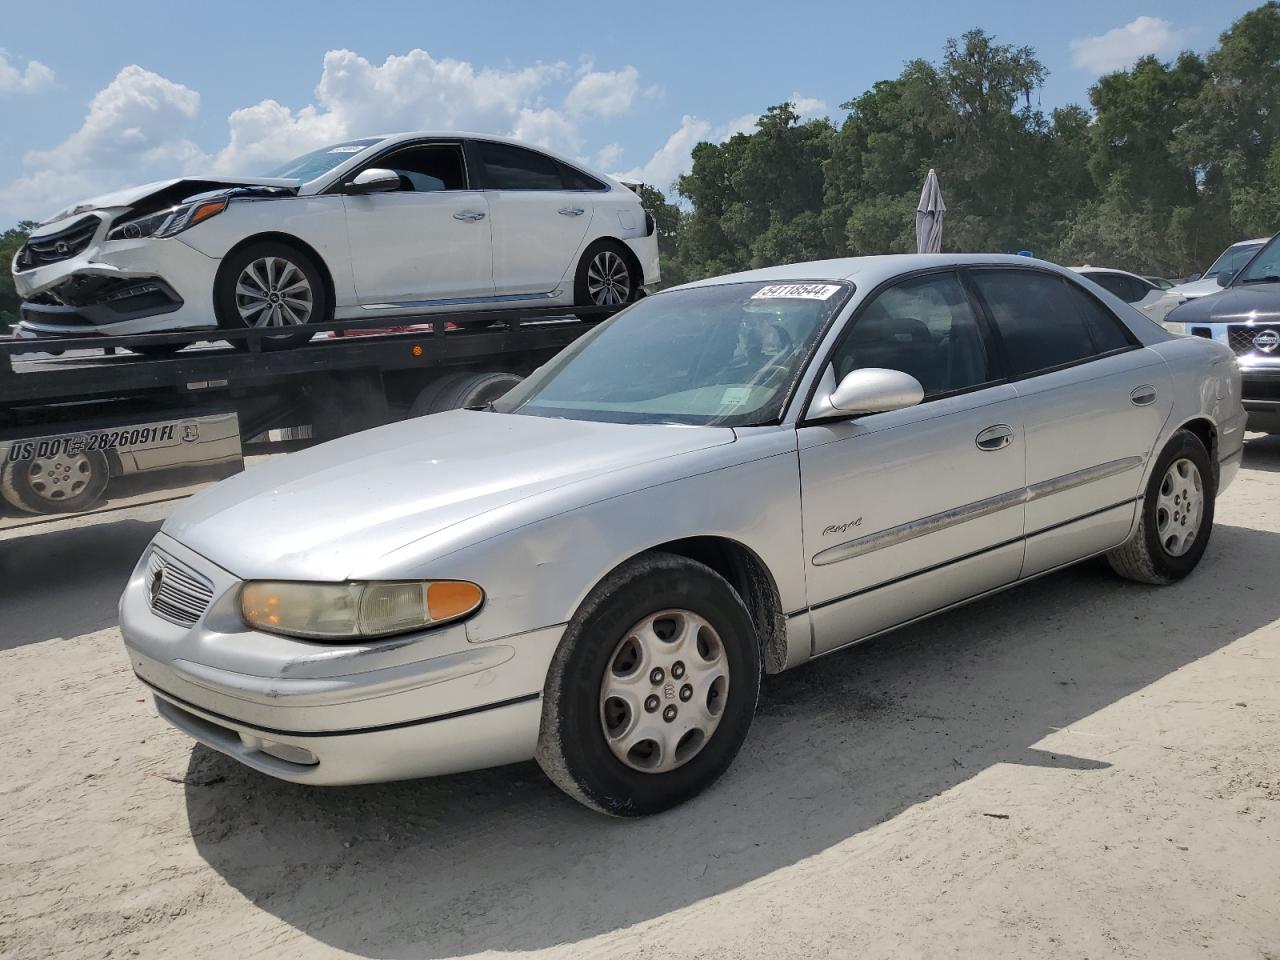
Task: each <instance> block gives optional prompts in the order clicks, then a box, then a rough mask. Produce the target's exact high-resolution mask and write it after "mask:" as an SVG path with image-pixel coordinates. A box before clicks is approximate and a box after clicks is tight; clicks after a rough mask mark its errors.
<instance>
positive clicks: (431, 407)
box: [409, 371, 524, 417]
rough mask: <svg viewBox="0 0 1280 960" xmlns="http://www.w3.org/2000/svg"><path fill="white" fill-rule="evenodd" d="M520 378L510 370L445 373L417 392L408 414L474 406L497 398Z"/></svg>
mask: <svg viewBox="0 0 1280 960" xmlns="http://www.w3.org/2000/svg"><path fill="white" fill-rule="evenodd" d="M523 379H524V378H523V377H520V376H517V375H516V374H514V373H503V372H494V373H474V372H470V371H468V372H463V373H446V374H445V375H444V376H443V377H440V378H439V379H437V380H433V381H432V382H431V383H429V384H427V385H426V386H425V387H423V388H422V390H421V391H419V393H418V395H417V396H416V397H415V398H414V400H413V404H412V405H411V406H410V407H409V416H410V417H422V416H426V415H427V414H428V413H442V412H443V411H445V410H457V409H460V408H462V407H474V406H479V405H480V404H484V403H490V402H492V401H494V400H497V399H498V398H499V397H501V396H502V395H503V394H505V393H506V392H507V391H508V390H510V389H511V388H512V387H514V386H515V385H516V384H518V383H519V382H520V381H521V380H523Z"/></svg>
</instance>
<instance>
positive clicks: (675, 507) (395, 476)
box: [120, 255, 1244, 816]
mask: <svg viewBox="0 0 1280 960" xmlns="http://www.w3.org/2000/svg"><path fill="white" fill-rule="evenodd" d="M1239 389H1240V381H1239V372H1238V370H1237V368H1236V365H1235V363H1234V361H1233V358H1232V356H1231V352H1230V351H1229V350H1228V349H1227V348H1226V347H1225V346H1223V345H1222V344H1217V343H1213V342H1211V341H1208V340H1201V339H1196V338H1190V337H1174V336H1172V335H1170V334H1168V333H1167V332H1166V331H1164V330H1162V329H1161V328H1160V327H1159V326H1158V325H1156V324H1152V323H1150V322H1148V321H1147V320H1146V319H1145V318H1144V317H1143V316H1142V315H1141V314H1140V313H1138V312H1137V311H1135V310H1134V309H1133V308H1132V307H1130V306H1129V305H1128V304H1126V303H1124V302H1123V301H1121V300H1119V299H1118V298H1116V297H1114V296H1113V295H1111V294H1108V293H1106V292H1105V291H1101V290H1099V289H1098V288H1096V287H1094V286H1092V285H1089V284H1086V283H1083V282H1082V281H1081V280H1080V278H1079V277H1078V276H1077V275H1076V274H1074V273H1071V272H1070V271H1067V270H1065V269H1062V268H1060V267H1056V266H1053V265H1051V264H1047V263H1042V262H1039V261H1035V260H1031V259H1028V258H1022V257H1007V256H975V255H967V256H966V255H933V256H894V257H868V258H861V259H851V260H829V261H823V262H817V263H801V264H793V265H790V266H785V267H775V268H770V269H766V270H757V271H753V272H750V273H743V274H737V275H734V276H728V277H719V278H716V279H713V280H706V281H702V282H699V283H695V284H691V285H688V286H684V287H680V288H677V289H674V290H670V291H667V292H663V293H660V294H658V295H656V296H652V297H649V298H646V299H645V300H642V301H640V302H639V303H637V304H635V305H633V306H631V307H629V308H628V309H626V310H624V311H622V312H621V313H619V314H617V315H616V316H614V317H612V318H611V319H610V320H608V321H606V322H605V323H603V324H601V325H600V326H598V327H597V328H595V329H594V330H593V331H591V332H590V333H588V334H586V335H585V336H583V337H582V338H580V339H578V340H577V341H575V342H574V343H573V344H572V345H571V346H570V347H569V348H567V349H566V350H564V351H563V352H562V353H560V354H559V355H558V356H557V357H556V358H555V359H554V360H552V361H551V362H549V363H547V364H545V365H544V366H542V367H541V368H539V370H537V371H536V372H535V373H533V374H532V375H531V376H530V377H529V378H528V379H526V380H525V381H524V382H523V383H522V384H521V385H520V386H518V387H516V388H514V389H513V390H512V391H511V392H510V393H508V394H506V395H505V396H504V397H502V398H501V399H499V400H497V401H495V402H494V403H492V404H489V405H487V406H486V407H484V408H482V409H471V410H461V411H456V412H452V413H444V414H439V415H434V416H430V417H426V418H425V419H422V420H417V421H412V422H406V423H402V424H395V425H391V426H387V427H382V428H379V429H376V430H371V431H367V432H364V433H360V434H357V435H354V436H351V437H347V438H345V439H343V440H339V441H336V442H334V443H330V444H324V445H322V446H319V447H314V448H312V449H310V450H307V451H304V452H302V453H298V454H292V455H290V456H287V457H283V458H277V459H275V460H273V461H271V462H270V463H267V464H264V465H262V466H258V467H255V468H254V469H253V470H251V471H248V472H246V473H244V474H241V475H239V476H237V477H235V478H232V479H231V480H228V481H224V482H223V483H221V484H219V485H218V486H216V487H214V488H212V489H211V490H209V491H207V492H205V493H203V494H201V495H199V496H197V497H195V498H194V499H192V500H189V501H187V502H186V503H184V504H183V505H181V506H179V507H178V508H177V509H176V510H175V511H174V513H173V514H172V516H171V517H170V518H169V520H168V521H167V522H166V523H165V525H164V527H163V528H162V530H161V531H160V532H159V534H158V535H157V536H156V537H155V539H154V541H153V542H152V544H151V545H150V546H149V547H148V549H147V550H146V552H145V554H144V555H143V557H142V558H141V560H140V561H139V563H138V565H137V568H136V569H135V570H134V572H133V574H132V576H131V578H130V581H129V583H128V586H127V587H126V589H125V592H124V595H123V597H122V599H121V605H120V618H121V621H120V622H121V629H122V632H123V635H124V639H125V644H126V646H127V648H128V654H129V657H130V660H131V662H132V666H133V669H134V671H135V672H136V674H137V676H138V678H139V679H140V680H141V682H142V683H143V684H145V685H146V687H148V688H149V689H150V690H151V691H152V693H153V694H154V697H155V703H156V706H157V708H158V710H159V712H160V713H161V715H162V716H163V717H164V718H166V719H167V720H168V721H169V722H171V723H173V724H174V725H175V726H177V727H179V728H180V729H182V730H184V731H186V732H187V733H188V734H190V735H191V736H193V737H195V738H196V739H198V740H200V741H201V742H203V743H205V744H208V745H209V746H211V747H212V748H214V749H216V750H220V751H222V752H224V753H226V754H228V755H230V756H232V757H235V758H237V759H238V760H240V761H241V762H243V763H245V764H247V765H248V766H250V767H252V768H254V769H256V770H259V771H261V772H263V773H267V774H270V775H272V776H276V777H280V778H283V779H286V780H292V781H296V782H300V783H313V784H336V783H356V782H364V781H378V780H390V779H397V778H411V777H421V776H426V775H431V774H440V773H446V772H450V771H458V770H466V769H471V768H476V767H483V766H488V765H495V764H502V763H508V762H512V761H519V760H527V759H529V758H531V757H536V758H537V759H538V761H539V763H541V765H542V767H543V769H544V770H545V771H546V772H547V774H548V776H549V777H550V778H551V779H552V780H553V781H555V782H556V783H557V784H558V785H559V786H560V787H562V788H563V789H564V790H566V791H567V792H568V793H570V794H571V795H573V796H574V797H576V798H577V799H579V800H580V801H582V802H583V803H585V804H587V805H588V806H590V807H593V808H595V809H597V810H601V811H604V812H606V813H611V814H615V815H618V816H639V815H642V814H647V813H652V812H655V811H658V810H662V809H664V808H666V807H669V806H672V805H673V804H676V803H679V802H681V801H682V800H685V799H687V798H689V797H691V796H693V795H694V794H696V793H698V792H699V791H701V790H703V789H705V788H706V787H707V786H708V785H709V784H711V783H712V782H713V781H714V780H715V779H716V778H717V777H718V776H719V775H720V774H721V773H722V772H724V770H725V769H726V768H727V767H728V765H729V764H730V762H731V761H732V759H733V757H734V754H735V753H736V752H737V750H738V748H739V747H740V745H741V744H742V742H743V740H744V738H745V737H746V735H747V730H748V727H749V726H750V723H751V719H752V714H753V712H754V710H755V706H756V698H757V693H758V691H759V686H760V682H761V673H762V671H764V672H769V673H773V672H777V671H781V670H784V669H787V668H789V667H794V666H796V665H798V664H801V663H804V662H805V661H807V660H809V659H811V658H813V657H816V656H820V655H823V654H826V653H829V652H831V651H834V650H837V649H839V648H842V647H845V646H848V645H850V644H852V643H855V642H857V641H860V640H864V639H867V638H868V637H872V636H874V635H876V634H879V633H882V632H884V631H886V630H890V629H892V628H894V627H896V626H900V625H902V624H904V623H908V622H911V621H913V620H916V619H918V618H920V617H924V616H927V615H929V614H933V613H937V612H939V611H941V610H944V609H946V608H948V607H952V606H955V605H956V604H959V603H963V602H965V601H967V600H971V599H973V598H975V597H979V596H982V595H984V594H987V593H990V592H993V591H996V590H1000V589H1003V588H1005V587H1009V586H1012V585H1014V584H1016V583H1019V582H1021V581H1024V580H1027V579H1029V578H1031V577H1036V576H1039V575H1041V574H1044V573H1048V572H1049V571H1052V570H1055V569H1058V568H1060V567H1062V566H1064V565H1066V564H1070V563H1074V562H1076V561H1078V560H1080V559H1082V558H1085V557H1089V556H1093V555H1096V554H1103V553H1105V554H1106V555H1107V556H1108V557H1109V559H1110V561H1111V565H1112V567H1113V568H1114V569H1115V570H1116V571H1117V572H1118V573H1119V574H1121V575H1122V576H1125V577H1129V578H1131V579H1135V580H1139V581H1142V582H1146V583H1161V584H1163V583H1172V582H1173V581H1176V580H1178V579H1180V578H1182V577H1184V576H1186V575H1187V574H1188V573H1189V572H1190V571H1191V570H1192V569H1194V568H1195V566H1196V564H1197V563H1198V562H1199V560H1200V557H1201V555H1202V553H1203V552H1204V549H1205V545H1206V543H1207V542H1208V539H1209V536H1210V530H1211V528H1212V523H1213V512H1214V499H1215V496H1216V495H1217V493H1218V492H1219V491H1220V490H1222V489H1224V488H1225V487H1226V486H1227V484H1229V483H1230V482H1231V479H1232V477H1233V476H1234V475H1235V473H1236V471H1237V469H1238V467H1239V464H1240V458H1241V449H1242V447H1241V437H1242V434H1243V429H1244V411H1243V410H1242V409H1241V406H1240V394H1239ZM802 499H803V503H804V509H803V511H802V510H801V501H802Z"/></svg>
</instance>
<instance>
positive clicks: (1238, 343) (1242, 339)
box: [1227, 323, 1280, 357]
mask: <svg viewBox="0 0 1280 960" xmlns="http://www.w3.org/2000/svg"><path fill="white" fill-rule="evenodd" d="M1264 331H1266V332H1270V333H1274V334H1276V336H1277V338H1280V324H1275V323H1259V324H1250V325H1249V326H1235V325H1233V326H1230V327H1227V340H1228V342H1229V343H1230V344H1231V349H1232V350H1234V351H1235V353H1236V356H1239V357H1244V356H1248V355H1249V354H1257V355H1258V356H1262V357H1280V347H1275V348H1272V349H1271V350H1262V349H1260V348H1259V347H1258V346H1257V345H1256V344H1255V343H1254V340H1255V339H1256V338H1257V336H1258V334H1260V333H1262V332H1264Z"/></svg>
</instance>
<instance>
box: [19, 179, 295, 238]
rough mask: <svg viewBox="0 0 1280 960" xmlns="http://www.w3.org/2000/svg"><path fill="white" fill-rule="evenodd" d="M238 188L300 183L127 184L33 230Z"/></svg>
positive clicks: (180, 181) (37, 231) (189, 181)
mask: <svg viewBox="0 0 1280 960" xmlns="http://www.w3.org/2000/svg"><path fill="white" fill-rule="evenodd" d="M234 187H275V188H278V189H283V190H288V191H291V192H293V193H296V192H297V190H298V187H299V182H298V181H297V180H287V179H282V178H279V177H177V178H175V179H172V180H156V181H155V182H154V183H144V184H142V185H141V186H137V187H125V188H124V189H123V190H116V191H114V192H112V193H104V194H102V195H101V196H97V197H90V198H89V199H88V200H81V201H80V202H79V203H76V204H72V205H71V206H69V207H67V208H66V209H65V210H59V211H58V212H57V213H56V214H54V215H53V216H52V217H50V218H49V219H48V220H46V221H45V222H44V223H42V224H41V225H40V226H39V227H37V228H36V229H35V230H34V231H32V235H33V236H40V235H41V234H42V233H56V232H57V231H58V230H59V229H60V227H61V221H63V220H66V219H68V218H69V217H78V216H80V215H81V214H85V213H88V212H90V211H91V210H113V209H117V208H120V207H133V206H137V205H139V204H142V203H144V202H145V201H147V200H149V199H151V198H153V197H156V196H157V195H161V194H163V195H165V202H164V203H161V204H160V206H166V205H168V204H169V203H180V202H181V201H182V200H184V199H186V198H187V197H194V196H197V195H199V194H202V193H208V192H210V191H212V190H220V189H225V188H234Z"/></svg>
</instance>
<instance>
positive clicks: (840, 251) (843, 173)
mask: <svg viewBox="0 0 1280 960" xmlns="http://www.w3.org/2000/svg"><path fill="white" fill-rule="evenodd" d="M1046 76H1047V71H1046V70H1045V67H1044V65H1043V64H1042V63H1041V62H1040V61H1039V60H1038V59H1037V58H1036V55H1035V51H1034V50H1032V48H1030V47H1027V46H1015V45H1010V44H1003V43H998V42H996V39H995V38H994V37H992V36H991V35H989V34H987V33H986V32H984V31H982V30H971V31H969V32H968V33H966V34H964V36H962V37H960V38H958V39H952V40H949V41H948V42H947V44H946V46H945V47H944V49H943V51H942V57H941V59H940V60H938V61H937V62H934V61H930V60H924V59H918V60H912V61H910V62H908V63H907V64H906V65H905V66H904V67H903V70H902V72H901V74H899V75H898V76H897V77H896V78H894V79H892V80H882V81H880V82H879V83H876V84H875V85H873V86H872V88H871V89H870V90H867V91H865V92H864V93H862V94H861V95H860V96H858V97H856V98H854V99H852V100H850V101H848V102H847V103H843V104H841V107H840V108H841V110H843V111H845V112H846V115H845V117H844V119H843V120H841V121H839V123H838V124H837V123H835V122H833V121H832V120H830V119H826V118H822V119H811V120H804V119H802V118H801V117H800V116H799V115H798V114H797V113H796V111H795V109H794V107H793V106H792V105H791V104H789V103H784V104H780V105H778V106H775V107H771V108H769V110H768V111H767V112H766V113H765V114H764V115H763V116H762V117H760V119H759V120H758V121H757V124H756V129H755V130H754V131H753V132H751V133H741V134H737V135H735V136H733V137H730V138H729V139H728V140H726V141H724V142H723V143H700V144H698V145H697V146H696V147H695V148H694V150H693V165H692V169H691V170H690V172H689V173H688V174H686V175H684V176H682V177H680V178H679V180H678V181H677V182H676V183H675V184H674V192H675V194H676V196H677V199H676V202H671V201H670V200H669V199H668V197H667V196H665V195H664V194H663V193H662V192H661V191H660V190H659V189H657V188H655V187H652V186H647V187H645V188H643V191H642V193H643V195H644V201H645V206H646V207H647V208H648V209H649V210H650V211H651V212H652V213H653V214H654V217H655V219H656V221H657V224H658V235H659V245H660V249H661V252H662V274H663V283H664V285H668V286H669V285H671V284H674V283H681V282H684V281H686V280H693V279H698V278H701V277H706V276H714V275H716V274H721V273H729V272H732V271H736V270H745V269H749V268H752V267H762V266H768V265H771V264H777V263H788V262H796V261H801V260H814V259H821V258H824V257H842V256H858V255H863V254H875V253H903V252H911V251H914V249H915V233H914V222H915V207H916V201H917V199H918V197H919V192H920V187H921V184H922V183H923V180H924V177H925V175H926V173H927V172H928V170H929V168H930V167H932V168H935V169H936V170H937V171H938V175H939V178H940V180H941V182H942V189H943V195H944V198H945V200H946V204H947V214H946V220H945V226H944V232H943V249H944V250H951V251H973V252H1016V251H1019V250H1031V251H1033V252H1034V253H1035V254H1036V255H1037V256H1039V257H1042V258H1044V259H1048V260H1054V261H1057V262H1059V263H1068V264H1074V263H1092V264H1094V265H1097V266H1114V267H1121V268H1124V269H1128V270H1133V271H1135V272H1138V273H1143V274H1157V275H1161V276H1169V277H1181V276H1185V275H1187V274H1190V273H1193V272H1197V271H1201V270H1203V269H1204V268H1205V267H1206V266H1207V265H1208V263H1209V262H1210V261H1211V260H1212V259H1213V257H1214V256H1216V255H1217V254H1218V253H1219V252H1220V251H1221V250H1222V249H1223V248H1224V247H1226V246H1227V244H1228V243H1231V242H1234V241H1236V240H1239V239H1242V238H1245V237H1253V236H1264V235H1269V234H1271V233H1274V232H1276V230H1277V229H1280V3H1277V2H1274V0H1272V2H1268V3H1265V4H1263V5H1262V6H1260V7H1258V8H1256V9H1254V10H1252V11H1250V12H1248V13H1246V14H1244V16H1242V17H1240V19H1238V20H1236V21H1235V23H1233V24H1232V25H1231V26H1230V28H1229V29H1227V30H1226V32H1224V33H1223V34H1222V35H1221V37H1220V38H1219V42H1218V44H1217V46H1215V47H1214V48H1213V49H1212V50H1210V51H1209V53H1208V54H1206V55H1204V56H1200V55H1199V54H1196V53H1191V52H1184V53H1182V54H1180V55H1179V56H1177V57H1176V58H1175V59H1173V60H1171V61H1169V62H1162V61H1160V60H1159V59H1157V58H1155V57H1143V58H1142V59H1140V60H1138V61H1137V62H1136V63H1135V64H1134V65H1133V66H1132V67H1131V68H1130V69H1128V70H1121V71H1118V72H1115V73H1111V74H1108V75H1106V76H1104V77H1102V78H1100V79H1099V80H1098V81H1097V83H1095V84H1094V85H1093V86H1092V87H1091V88H1090V90H1089V104H1090V107H1091V108H1092V109H1091V110H1086V109H1085V108H1083V107H1081V106H1078V105H1074V104H1073V105H1070V106H1066V107H1060V108H1057V109H1054V110H1051V111H1049V112H1048V113H1046V112H1045V111H1043V110H1042V109H1040V107H1039V105H1038V95H1039V91H1040V90H1041V88H1042V87H1043V85H1044V81H1045V78H1046ZM668 188H670V186H669V187H668ZM32 226H33V224H31V223H25V222H24V223H21V224H18V225H17V226H16V227H13V228H11V229H9V230H7V231H5V232H4V233H0V258H3V259H2V260H0V262H2V263H3V264H4V266H5V268H6V269H3V270H0V326H2V325H3V324H4V323H5V321H6V320H8V321H11V320H12V319H14V318H15V316H16V311H17V297H16V294H15V293H14V290H13V283H12V279H11V277H10V275H9V271H8V269H7V267H8V264H9V263H10V262H11V261H12V258H13V255H14V253H15V252H16V250H17V248H18V246H20V245H21V243H22V242H23V239H24V238H25V236H26V234H27V232H28V231H29V230H30V229H31V227H32Z"/></svg>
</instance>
